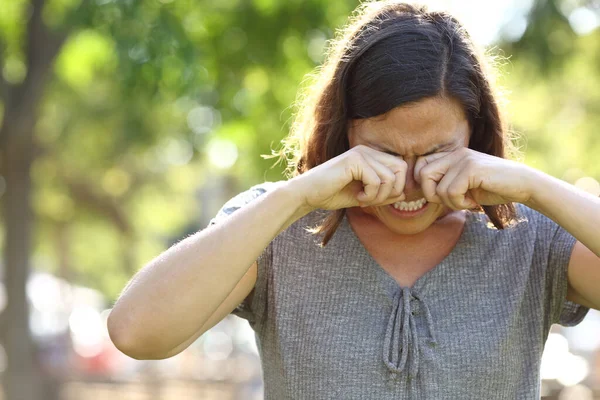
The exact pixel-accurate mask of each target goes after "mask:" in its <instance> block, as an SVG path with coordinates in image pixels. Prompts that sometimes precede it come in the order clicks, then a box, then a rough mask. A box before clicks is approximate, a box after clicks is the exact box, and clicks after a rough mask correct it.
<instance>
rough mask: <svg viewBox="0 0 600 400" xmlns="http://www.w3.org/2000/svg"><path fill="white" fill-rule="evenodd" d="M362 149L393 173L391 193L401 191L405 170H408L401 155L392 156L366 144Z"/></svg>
mask: <svg viewBox="0 0 600 400" xmlns="http://www.w3.org/2000/svg"><path fill="white" fill-rule="evenodd" d="M363 150H364V151H365V153H367V154H368V155H369V156H371V157H372V158H373V159H375V160H377V161H378V162H380V163H382V164H383V165H385V166H386V167H388V168H389V169H390V170H391V171H392V172H393V173H394V175H395V176H396V177H395V183H394V190H393V193H394V194H400V193H403V192H404V185H405V184H406V172H407V171H408V164H407V163H406V161H404V160H403V159H402V157H401V156H394V155H391V154H388V153H385V152H383V151H379V150H375V149H373V148H371V147H368V146H364V149H363Z"/></svg>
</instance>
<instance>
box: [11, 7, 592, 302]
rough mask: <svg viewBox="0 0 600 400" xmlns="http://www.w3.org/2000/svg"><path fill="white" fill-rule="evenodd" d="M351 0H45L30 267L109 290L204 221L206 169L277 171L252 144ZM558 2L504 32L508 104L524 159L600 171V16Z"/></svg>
mask: <svg viewBox="0 0 600 400" xmlns="http://www.w3.org/2000/svg"><path fill="white" fill-rule="evenodd" d="M357 4H358V2H357V1H348V0H344V1H324V0H309V1H300V0H290V1H285V2H282V1H276V0H253V1H242V0H220V1H218V2H213V1H192V0H160V1H159V0H147V1H141V0H139V1H138V0H119V1H116V0H95V1H85V0H50V1H48V2H47V4H46V5H45V9H44V19H45V22H46V24H47V25H48V26H50V27H52V29H54V30H55V31H56V32H59V33H61V34H63V35H65V36H66V40H65V42H64V44H63V45H62V47H61V49H60V52H59V54H58V57H57V59H56V61H55V64H54V68H53V73H52V76H51V78H50V80H49V82H48V83H47V85H46V86H47V87H46V88H45V91H44V95H43V99H42V102H41V108H40V115H39V117H38V120H37V123H36V131H35V140H36V146H37V147H38V149H37V152H36V154H37V157H36V160H35V163H34V165H33V170H32V178H33V182H34V188H35V190H34V198H33V205H34V209H35V214H36V217H37V224H36V237H35V253H34V258H33V260H34V265H33V266H34V268H42V269H48V270H51V271H54V272H56V273H58V274H59V275H63V276H65V277H67V278H68V279H71V280H73V281H75V282H77V283H80V284H84V285H87V286H90V287H93V288H96V289H99V290H101V291H102V292H103V293H105V294H106V295H107V296H108V298H109V299H113V300H114V299H115V298H116V297H117V296H118V294H119V291H120V290H121V289H122V288H123V286H124V285H125V283H126V281H127V280H128V279H129V278H130V277H131V276H132V275H133V273H134V272H135V271H136V270H137V269H139V268H140V267H141V266H143V265H144V264H145V263H146V262H148V261H149V260H150V259H152V258H154V257H155V256H156V255H158V254H159V253H160V252H161V251H162V250H164V249H165V247H166V246H168V245H169V244H170V243H171V242H172V241H173V240H176V238H178V237H181V235H182V232H190V231H194V230H198V229H201V228H203V226H200V223H199V221H200V217H201V216H200V214H199V213H200V208H199V206H198V201H197V199H196V196H197V191H198V189H199V188H201V187H203V186H204V185H205V184H206V183H207V182H209V181H210V180H212V179H213V178H214V177H217V176H220V175H224V174H230V175H233V176H235V177H236V178H237V180H238V182H240V183H239V190H244V189H246V188H247V187H249V186H250V185H252V184H254V183H256V182H259V181H262V180H265V179H266V180H280V179H282V176H281V172H282V166H278V167H276V168H274V169H269V167H270V166H271V165H272V164H273V160H263V159H262V158H261V157H260V156H259V155H260V154H268V153H270V149H271V148H272V147H276V146H277V143H278V142H279V140H280V139H281V138H283V137H284V136H285V134H286V133H287V129H288V128H289V124H290V119H291V116H292V111H293V108H292V107H291V105H292V104H293V102H294V100H295V97H296V92H297V90H298V88H299V85H300V84H301V81H302V80H303V78H304V77H305V74H307V73H309V72H311V71H312V70H313V69H314V68H315V66H317V65H319V63H320V62H321V61H322V60H323V49H324V46H325V45H326V41H327V40H328V39H331V38H332V36H333V32H334V29H336V28H338V27H340V26H341V25H342V24H343V23H344V22H345V20H346V17H347V16H348V15H349V14H350V12H351V11H352V10H353V9H354V8H355V7H356V5H357ZM558 4H559V2H551V1H541V2H538V3H536V5H535V7H534V9H533V12H532V14H531V16H530V20H534V19H535V18H537V20H535V21H536V23H535V24H532V23H530V24H529V27H528V29H527V30H526V32H525V34H524V36H523V37H522V39H521V40H520V41H519V42H517V43H500V48H502V49H504V50H505V51H504V53H505V54H507V55H511V59H510V62H509V63H506V64H505V65H504V67H503V73H504V78H503V79H502V82H503V84H504V86H506V87H507V88H508V89H509V90H511V91H512V93H511V94H510V101H511V102H510V104H509V106H508V112H509V117H510V118H509V119H510V121H511V123H512V127H513V129H514V130H516V131H517V132H520V133H522V134H523V136H524V137H526V138H527V139H526V141H524V140H521V141H520V144H521V145H525V143H526V157H525V161H526V162H527V163H529V164H530V165H532V166H534V167H536V168H540V169H542V170H544V171H547V172H549V173H551V174H553V175H556V176H559V177H565V179H568V180H570V181H572V182H573V181H574V180H575V179H577V178H578V177H581V176H583V175H584V174H585V175H588V176H589V175H591V176H593V177H595V178H596V179H600V164H599V163H598V162H596V161H595V160H594V155H595V154H597V152H598V151H600V139H599V138H598V135H597V134H596V128H595V127H596V126H598V125H599V124H598V123H599V122H600V113H598V108H599V107H600V94H599V93H598V91H597V90H596V88H597V87H599V85H598V84H599V83H600V82H598V81H599V80H600V71H599V67H598V66H599V65H600V62H599V59H598V58H599V54H600V31H599V30H598V29H596V30H595V31H593V32H591V33H589V34H587V35H585V36H578V35H576V34H575V33H574V32H573V31H572V29H571V28H570V26H569V23H568V21H567V20H566V19H565V17H564V16H561V14H560V10H559V7H558ZM28 7H29V1H26V0H1V3H0V9H1V10H2V11H1V12H0V51H1V54H2V62H3V65H2V66H1V67H2V75H3V77H4V79H5V80H6V81H7V82H8V83H9V84H11V83H12V84H16V83H18V82H20V81H21V80H23V79H24V77H25V75H26V72H27V71H26V68H27V67H26V62H25V61H24V55H25V51H26V49H25V48H24V38H25V36H26V34H27V32H26V29H27V25H26V24H25V22H24V21H25V19H26V15H27V12H28ZM549 38H550V39H549ZM552 38H553V39H552ZM1 109H2V108H0V110H1ZM0 115H1V114H0ZM230 143H234V144H235V145H236V147H237V152H238V158H237V161H236V162H235V164H233V166H231V168H229V169H227V168H224V169H219V168H218V167H217V166H215V164H214V162H212V163H211V161H210V160H211V157H210V153H215V154H216V157H217V158H218V157H221V158H227V157H229V156H228V154H230V153H231V152H232V151H234V150H235V148H233V150H232V147H231V145H230ZM231 157H234V156H231ZM566 172H568V173H567V175H565V173H566ZM203 217H204V218H206V216H203Z"/></svg>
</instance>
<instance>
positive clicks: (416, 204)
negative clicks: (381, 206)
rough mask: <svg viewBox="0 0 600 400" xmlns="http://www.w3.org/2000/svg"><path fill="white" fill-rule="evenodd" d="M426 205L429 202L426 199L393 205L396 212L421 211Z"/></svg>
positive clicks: (399, 202)
mask: <svg viewBox="0 0 600 400" xmlns="http://www.w3.org/2000/svg"><path fill="white" fill-rule="evenodd" d="M426 205H427V200H425V198H424V197H423V198H420V199H417V200H413V201H398V202H396V203H393V204H392V206H393V207H394V208H395V209H396V210H400V211H419V210H421V209H422V208H424V207H425V206H426Z"/></svg>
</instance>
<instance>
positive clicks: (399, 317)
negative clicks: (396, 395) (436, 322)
mask: <svg viewBox="0 0 600 400" xmlns="http://www.w3.org/2000/svg"><path fill="white" fill-rule="evenodd" d="M411 300H414V301H418V302H419V303H420V305H421V307H420V308H421V309H422V310H423V311H424V313H425V321H426V323H427V331H428V332H429V344H430V345H431V346H435V345H436V344H437V340H436V338H435V334H434V331H433V324H432V321H431V313H430V312H429V307H427V304H426V303H425V302H423V301H422V300H421V298H420V297H419V295H418V293H417V292H416V291H415V290H413V289H411V288H408V287H404V288H400V289H399V290H398V291H397V292H396V293H395V295H394V302H393V305H392V312H391V313H390V318H389V321H388V325H387V329H386V332H385V339H384V341H383V362H384V363H385V365H386V366H387V368H388V370H389V371H390V374H391V375H392V377H397V375H399V374H400V372H402V371H403V370H404V368H405V367H406V362H407V359H408V358H409V357H408V353H409V352H410V365H409V367H408V378H409V380H410V379H412V378H415V377H416V376H417V373H418V371H419V356H420V354H419V353H420V350H419V337H418V335H417V326H416V321H415V317H414V314H413V313H414V311H413V310H412V306H411Z"/></svg>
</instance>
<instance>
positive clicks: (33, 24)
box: [0, 0, 66, 400]
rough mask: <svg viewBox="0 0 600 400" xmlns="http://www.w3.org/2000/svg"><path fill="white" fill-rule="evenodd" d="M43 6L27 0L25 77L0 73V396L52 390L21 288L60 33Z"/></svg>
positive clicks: (31, 397)
mask: <svg viewBox="0 0 600 400" xmlns="http://www.w3.org/2000/svg"><path fill="white" fill-rule="evenodd" d="M43 7H44V0H31V3H30V7H29V10H30V13H28V15H29V18H28V20H27V30H26V36H25V49H24V53H25V56H26V65H27V75H26V76H25V79H24V80H23V82H21V83H18V84H9V83H8V82H4V81H3V80H2V78H1V76H0V80H2V82H1V84H0V88H2V92H1V93H0V95H1V96H2V101H3V103H4V104H3V105H4V115H3V117H2V125H1V126H0V175H3V176H4V179H5V181H6V192H5V193H4V195H3V196H2V212H3V214H4V229H5V234H4V237H5V246H4V247H5V252H4V268H5V273H4V278H5V279H4V283H5V287H6V294H7V305H6V309H5V310H4V312H3V313H2V315H1V319H2V326H0V339H1V340H2V344H3V346H4V350H5V352H6V356H7V367H6V371H5V372H4V375H3V390H4V393H5V396H4V399H6V400H38V399H47V398H50V397H52V393H45V392H44V390H42V387H43V386H46V385H45V383H47V380H48V379H46V378H45V377H43V376H42V374H41V369H40V368H39V365H40V364H39V363H37V362H36V357H37V354H36V353H37V352H36V351H35V344H34V343H33V340H32V337H31V334H30V330H29V304H28V301H27V291H26V289H27V287H26V285H27V278H28V276H29V270H30V264H29V255H30V252H31V247H32V246H31V236H32V235H31V233H32V232H33V212H32V208H31V203H30V202H31V187H32V185H31V175H30V171H31V165H32V163H33V159H34V156H35V153H34V150H35V148H34V140H33V133H34V127H35V122H36V118H37V108H38V105H39V103H40V100H41V98H42V94H43V92H44V88H45V83H46V79H47V77H48V74H49V71H50V69H51V67H52V65H53V61H54V58H55V56H56V54H58V51H59V50H60V48H61V47H62V45H63V43H64V40H65V38H66V35H65V34H61V35H58V34H55V33H53V32H50V31H49V30H48V28H47V27H46V26H45V24H44V22H43V18H42V12H43ZM0 61H1V60H0ZM1 64H2V63H0V65H1ZM48 387H50V386H48Z"/></svg>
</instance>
